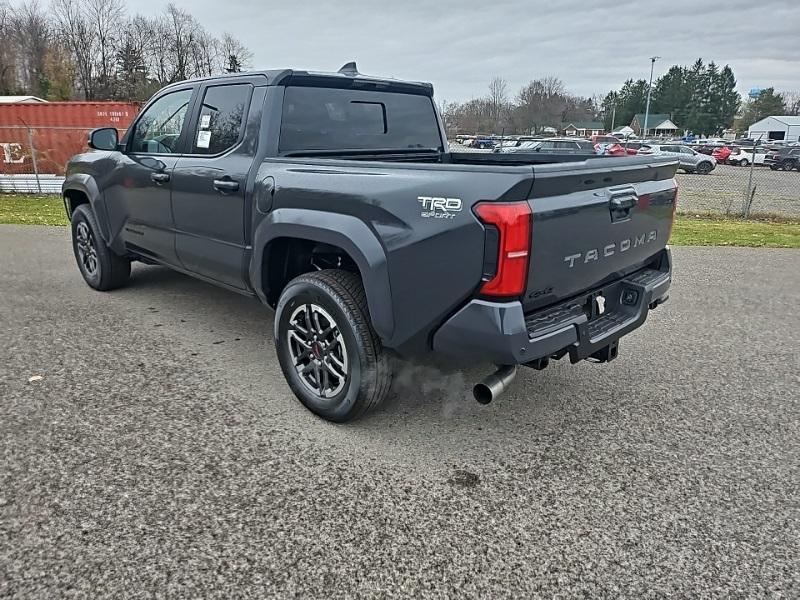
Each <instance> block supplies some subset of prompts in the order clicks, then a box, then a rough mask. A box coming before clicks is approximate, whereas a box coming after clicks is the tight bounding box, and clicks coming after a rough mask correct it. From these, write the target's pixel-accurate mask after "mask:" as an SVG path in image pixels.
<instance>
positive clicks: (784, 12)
mask: <svg viewBox="0 0 800 600" xmlns="http://www.w3.org/2000/svg"><path fill="white" fill-rule="evenodd" d="M126 2H127V5H128V7H129V10H130V11H131V12H136V11H139V12H142V11H143V8H142V7H143V6H147V12H148V13H150V14H152V12H153V9H154V8H155V7H163V6H166V4H167V0H147V1H146V2H142V1H141V0H139V1H136V0H126ZM174 2H175V3H176V4H177V5H179V6H181V7H183V8H185V9H186V10H188V11H189V12H191V13H192V14H193V15H195V17H197V19H198V20H199V21H200V22H201V23H202V24H203V26H204V27H206V29H208V30H209V31H210V32H212V33H214V34H217V35H218V34H221V33H222V32H223V31H230V32H232V33H235V34H236V35H237V36H238V37H240V38H241V39H242V40H243V41H244V43H245V44H246V45H247V46H248V47H249V48H250V49H251V50H252V51H253V53H254V54H255V59H254V61H253V66H254V67H255V68H273V67H291V68H298V69H313V70H337V69H338V68H339V67H340V66H341V65H342V64H344V63H345V62H347V61H350V60H356V61H357V62H358V68H359V70H360V71H361V72H362V73H368V74H371V75H380V76H391V77H397V78H401V79H416V80H423V81H430V82H432V83H433V85H434V88H435V89H436V97H437V98H438V99H439V100H443V99H447V100H459V101H461V100H468V99H469V98H472V97H477V96H480V95H482V94H484V93H485V92H486V88H487V84H488V82H489V80H490V79H491V78H492V77H494V76H495V75H500V76H501V77H503V78H505V79H506V80H507V81H508V83H509V88H510V90H511V91H512V93H516V90H518V89H519V88H520V87H521V86H522V85H523V84H524V83H526V82H528V81H530V80H531V79H536V78H538V77H541V76H544V75H555V76H557V77H560V78H561V79H562V80H563V81H564V82H565V83H566V85H567V88H568V89H569V90H570V91H571V92H572V93H575V94H580V95H592V94H595V93H597V94H605V93H606V92H607V91H608V90H610V89H612V88H617V87H618V86H620V85H621V84H622V83H623V82H624V81H625V80H626V79H627V78H629V77H633V78H644V79H646V78H647V77H648V76H649V69H650V61H649V57H650V56H653V55H658V56H661V59H660V61H659V62H657V63H656V77H657V76H658V75H659V74H661V73H663V72H664V71H665V70H666V69H667V68H669V66H670V65H673V64H690V63H691V62H693V61H694V60H695V59H696V58H697V57H703V59H705V60H706V61H709V60H714V61H716V62H717V63H718V64H721V65H722V64H726V63H727V64H730V65H731V67H732V68H733V71H734V73H735V74H736V78H737V81H738V87H739V91H741V92H743V93H746V92H747V90H749V89H750V88H752V87H756V86H757V87H769V86H774V87H775V88H776V89H778V90H791V91H800V0H755V1H754V0H719V1H716V2H715V1H711V0H603V1H596V2H595V1H590V0H545V1H542V0H505V1H503V0H429V1H423V0H361V1H359V0H327V1H326V0H290V1H285V0H174Z"/></svg>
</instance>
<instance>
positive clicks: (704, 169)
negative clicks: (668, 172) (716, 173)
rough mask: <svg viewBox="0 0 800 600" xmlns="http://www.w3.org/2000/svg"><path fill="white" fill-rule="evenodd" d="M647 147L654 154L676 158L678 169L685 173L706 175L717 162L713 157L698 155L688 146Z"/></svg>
mask: <svg viewBox="0 0 800 600" xmlns="http://www.w3.org/2000/svg"><path fill="white" fill-rule="evenodd" d="M649 146H650V149H651V150H652V151H653V152H654V153H657V154H665V155H667V156H674V157H675V158H677V159H678V161H679V167H678V168H679V169H682V170H683V171H686V172H687V173H699V174H701V175H708V174H709V173H711V171H713V170H714V168H715V167H716V166H717V161H716V160H715V159H714V157H713V156H707V155H705V154H700V153H699V152H697V151H695V150H692V149H691V148H689V147H688V146H681V145H679V144H649Z"/></svg>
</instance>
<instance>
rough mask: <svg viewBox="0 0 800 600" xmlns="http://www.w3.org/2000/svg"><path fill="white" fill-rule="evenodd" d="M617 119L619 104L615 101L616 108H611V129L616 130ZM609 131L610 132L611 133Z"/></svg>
mask: <svg viewBox="0 0 800 600" xmlns="http://www.w3.org/2000/svg"><path fill="white" fill-rule="evenodd" d="M616 121H617V104H616V102H615V103H614V108H613V109H612V110H611V131H614V123H616ZM611 131H609V133H611Z"/></svg>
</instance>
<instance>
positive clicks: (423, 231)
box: [256, 159, 532, 353]
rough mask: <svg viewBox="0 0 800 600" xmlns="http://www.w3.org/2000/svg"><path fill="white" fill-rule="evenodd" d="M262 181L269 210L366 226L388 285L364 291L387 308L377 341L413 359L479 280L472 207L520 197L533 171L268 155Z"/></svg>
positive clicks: (479, 239) (316, 222)
mask: <svg viewBox="0 0 800 600" xmlns="http://www.w3.org/2000/svg"><path fill="white" fill-rule="evenodd" d="M265 177H272V178H273V179H274V182H275V194H274V197H273V203H272V210H273V211H275V210H282V211H286V210H292V209H295V210H304V211H311V212H310V213H307V214H312V215H313V216H312V217H309V219H308V220H309V223H308V224H309V226H314V227H326V226H328V224H330V226H334V227H335V223H336V220H335V219H333V218H329V216H328V215H330V214H332V215H334V216H335V215H349V216H352V217H354V218H356V219H358V220H359V221H361V222H363V223H364V224H366V226H367V229H368V231H369V234H370V235H372V236H374V238H375V239H376V240H377V241H378V243H379V244H380V246H381V248H382V249H383V251H384V253H385V257H386V270H387V273H388V287H389V289H387V290H370V289H368V290H367V294H368V298H369V301H370V310H371V311H372V310H374V309H375V304H376V303H377V302H389V303H390V304H391V312H392V315H393V328H392V331H391V333H390V334H388V335H384V336H383V337H384V340H383V341H384V343H385V344H386V345H387V346H389V347H392V348H397V349H400V350H401V351H403V352H404V353H414V352H416V351H422V350H425V349H427V346H428V337H429V335H430V334H431V333H432V330H433V329H435V328H436V327H437V326H438V325H439V324H440V323H441V322H442V321H443V320H444V319H446V318H447V317H448V316H449V315H450V314H452V312H453V311H455V310H456V309H457V308H458V307H459V306H460V305H461V304H462V303H463V302H464V300H465V299H466V298H468V297H469V296H470V295H472V294H473V292H474V291H475V289H476V288H477V286H478V285H479V284H480V279H481V271H482V264H483V246H484V241H483V240H484V233H483V227H482V226H481V224H480V223H479V222H478V220H477V218H476V217H475V216H474V214H473V212H472V207H473V206H474V205H475V203H477V202H478V201H480V200H508V201H510V200H525V199H526V198H527V195H528V193H529V191H530V187H531V183H532V168H531V167H529V166H516V167H497V166H493V167H490V168H484V167H474V166H460V165H442V164H431V165H425V164H415V165H404V164H397V163H393V164H387V163H377V162H376V163H372V162H355V161H337V160H324V159H307V160H298V159H266V160H265V161H264V162H263V163H262V165H261V167H260V169H259V174H258V179H259V180H262V179H263V178H265ZM421 197H422V198H425V197H443V198H457V199H459V200H461V210H458V211H452V212H450V213H447V214H444V213H441V212H440V211H433V212H434V213H435V214H431V211H430V210H426V209H425V208H424V207H423V203H422V202H421V201H420V198H421ZM423 213H427V215H428V216H423ZM258 218H265V215H261V216H260V217H258ZM256 227H257V226H256ZM353 241H354V242H355V243H356V244H358V243H359V240H353ZM379 333H380V332H379Z"/></svg>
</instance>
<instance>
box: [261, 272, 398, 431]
mask: <svg viewBox="0 0 800 600" xmlns="http://www.w3.org/2000/svg"><path fill="white" fill-rule="evenodd" d="M308 311H312V312H308ZM307 315H308V316H307ZM315 319H317V320H316V329H315V328H314V325H312V323H314V320H315ZM320 331H322V332H323V333H324V331H329V334H328V336H324V335H322V334H320V333H319V332H320ZM274 336H275V349H276V351H277V353H278V360H279V362H280V365H281V369H282V371H283V374H284V376H285V377H286V381H287V382H288V384H289V387H290V388H291V390H292V392H293V393H294V395H295V396H297V398H298V399H299V400H300V402H302V403H303V405H304V406H305V407H306V408H308V409H309V410H310V411H312V412H313V413H315V414H317V415H319V416H320V417H322V418H324V419H327V420H329V421H334V422H337V423H344V422H347V421H351V420H353V419H356V418H358V417H360V416H361V415H363V414H364V413H366V412H367V411H369V410H372V409H374V408H375V407H377V406H378V405H379V404H380V403H381V402H382V401H383V399H384V398H385V397H386V396H387V394H388V393H389V388H390V386H391V382H392V364H391V360H390V356H389V355H388V353H387V352H386V350H385V349H384V348H383V346H382V345H381V342H380V339H379V337H378V335H377V333H375V330H374V329H373V327H372V324H371V322H370V316H369V311H368V308H367V297H366V293H365V292H364V286H363V284H362V283H361V279H360V278H359V277H358V276H357V275H356V274H354V273H350V272H348V271H342V270H338V269H330V270H323V271H317V272H315V273H306V274H304V275H300V276H298V277H296V278H295V279H293V280H292V281H290V282H289V284H288V285H287V286H286V288H285V289H284V290H283V292H282V293H281V297H280V299H279V301H278V306H277V308H276V312H275V329H274ZM300 338H302V340H301V339H300ZM318 338H319V341H318ZM323 338H324V339H323ZM337 339H338V342H337V341H336V340H337ZM337 348H339V349H340V350H341V351H342V352H343V353H344V354H342V355H338V356H337V357H336V364H334V363H333V362H332V361H333V358H332V357H331V354H332V353H335V352H338V350H337ZM304 355H305V356H304ZM298 361H299V362H298ZM326 361H328V362H326ZM326 364H327V365H329V366H331V367H336V372H344V373H346V376H345V377H338V376H337V375H335V374H334V371H332V370H330V369H326V367H325V365H326ZM341 364H346V368H345V369H342V368H340V367H339V365H341ZM315 368H317V369H319V370H317V373H316V375H315V374H314V370H315ZM325 370H327V371H328V372H327V373H324V372H323V371H325ZM303 371H307V372H306V373H305V374H304V373H303ZM328 384H330V385H329V387H328ZM339 384H341V389H339V390H338V391H335V389H336V387H335V386H338V385H339ZM315 386H316V389H314V388H315Z"/></svg>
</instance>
